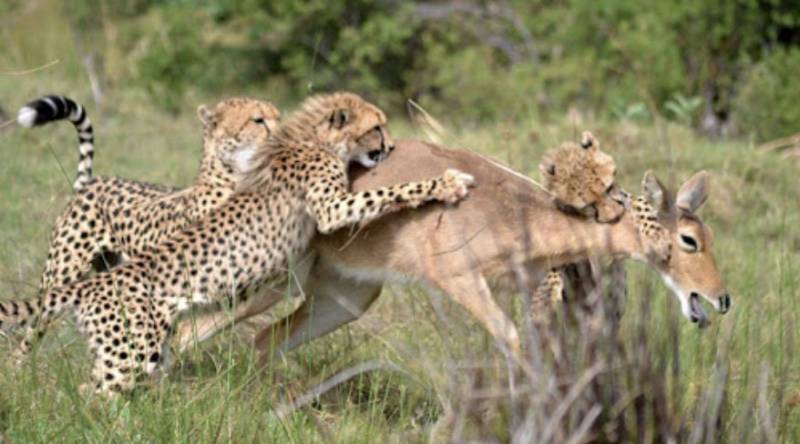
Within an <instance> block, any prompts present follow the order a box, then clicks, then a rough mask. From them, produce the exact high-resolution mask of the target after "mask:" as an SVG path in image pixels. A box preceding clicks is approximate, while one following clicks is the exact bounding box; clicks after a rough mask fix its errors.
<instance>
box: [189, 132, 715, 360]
mask: <svg viewBox="0 0 800 444" xmlns="http://www.w3.org/2000/svg"><path fill="white" fill-rule="evenodd" d="M443 168H445V169H446V168H457V169H459V170H461V171H465V172H468V173H470V174H472V175H473V176H474V177H475V179H476V182H477V186H476V187H475V188H474V189H473V191H472V193H471V194H470V196H469V197H468V198H467V199H466V200H464V201H462V202H460V203H459V204H458V205H457V206H445V205H430V206H428V207H425V208H423V209H420V210H417V211H413V212H412V211H408V212H400V213H397V214H395V215H393V216H390V217H386V218H384V219H381V220H378V221H375V222H374V223H370V224H368V225H367V226H364V227H361V228H360V229H359V230H357V231H356V232H355V233H353V232H352V230H342V231H339V232H337V233H335V234H333V235H328V236H317V238H316V239H315V241H314V247H315V250H316V252H317V257H316V259H315V262H314V263H313V267H311V271H310V273H309V274H307V275H304V274H300V275H299V277H298V279H299V281H300V283H301V284H303V283H304V284H303V285H302V288H303V292H304V294H305V297H306V299H305V301H304V302H303V304H302V305H301V306H300V308H298V310H297V311H296V312H295V313H293V314H292V315H290V317H289V318H287V319H286V320H283V321H280V322H278V323H276V324H274V326H270V327H266V328H264V329H263V330H262V331H261V332H259V333H258V334H257V335H256V339H255V345H256V347H257V348H258V349H260V350H261V351H262V353H264V354H263V356H264V357H265V358H266V359H269V358H270V356H271V354H270V353H269V350H272V346H274V347H275V348H274V350H275V352H276V353H278V354H282V353H284V352H286V351H288V350H291V349H293V348H295V347H297V346H299V345H301V344H303V343H305V342H307V341H310V340H311V339H314V338H317V337H320V336H322V335H324V334H327V333H328V332H331V331H333V330H335V329H337V328H339V327H341V326H343V325H345V324H346V323H348V322H351V321H353V320H355V319H357V318H358V317H359V316H361V315H362V314H363V313H364V312H365V311H366V310H367V308H369V306H370V305H371V304H372V303H373V302H374V301H375V299H376V298H377V297H378V295H379V294H380V292H381V288H382V286H383V285H384V283H387V282H393V281H409V280H410V281H416V282H420V283H423V284H426V285H427V286H428V287H430V288H432V289H435V290H438V291H440V292H442V293H444V294H445V295H447V296H448V297H450V298H451V299H453V300H454V301H455V302H457V303H459V304H460V305H462V306H463V307H464V308H466V309H467V311H469V312H470V313H471V314H472V315H473V316H474V317H475V318H476V319H477V320H478V321H479V322H480V323H481V324H482V325H483V326H484V327H485V328H486V329H487V330H488V331H489V332H490V333H491V334H492V335H493V336H494V337H496V338H497V339H498V340H499V341H501V344H503V345H504V346H505V347H507V348H508V349H509V350H510V351H511V352H512V353H514V354H518V353H519V350H520V343H519V335H518V333H517V329H516V327H515V325H514V324H513V322H512V321H511V320H510V318H509V317H508V316H507V315H506V314H505V313H504V312H503V310H502V309H501V308H500V307H499V306H498V304H497V303H496V302H495V300H494V298H493V297H492V294H491V292H490V286H489V282H493V283H494V282H497V283H510V282H519V280H517V279H514V272H515V270H525V271H527V272H528V273H529V276H530V279H531V281H533V282H535V280H537V279H539V278H540V277H541V276H543V275H544V274H545V273H546V272H547V271H548V270H550V269H551V268H552V267H557V266H560V265H564V264H568V263H573V262H577V261H580V260H585V259H587V258H590V257H602V256H606V257H613V258H626V257H632V258H634V259H637V260H640V261H644V262H646V263H648V264H649V265H650V266H651V267H652V268H653V269H655V270H656V271H657V272H658V273H659V274H660V275H661V276H662V278H663V279H664V281H665V282H666V284H667V286H668V287H669V288H670V289H671V290H672V292H673V293H674V295H675V296H676V297H677V298H678V300H679V301H680V306H681V311H682V313H683V315H684V316H685V317H686V318H688V319H690V320H691V321H692V322H696V323H698V325H699V326H700V327H705V326H706V325H708V317H707V315H706V313H705V311H704V310H703V308H702V307H701V305H700V302H699V298H700V297H703V298H705V299H706V300H708V301H709V302H710V303H711V304H712V305H713V306H714V307H715V309H716V310H718V311H719V312H720V313H726V312H727V311H728V309H729V308H730V298H729V296H728V293H727V291H726V290H725V287H724V285H723V283H722V279H721V278H720V275H719V272H718V270H717V266H716V263H715V261H714V256H713V254H712V251H711V248H712V242H713V234H712V232H711V230H710V229H709V228H708V227H707V226H705V225H704V224H703V222H702V221H701V219H700V218H699V217H698V216H697V215H696V211H697V209H698V208H699V207H700V206H701V205H702V203H703V202H704V201H705V199H706V197H707V192H708V174H707V173H705V172H700V173H697V174H695V175H694V176H693V177H692V178H691V179H689V180H688V181H686V183H684V184H683V186H682V187H681V189H680V191H679V192H678V195H677V199H672V198H671V197H670V194H669V193H668V192H667V190H666V189H664V187H663V186H662V185H661V183H660V182H659V181H658V180H657V179H656V178H655V176H654V175H653V174H652V173H651V172H648V173H646V174H645V176H644V180H643V183H642V185H643V192H644V196H643V197H639V198H636V199H634V200H633V201H632V203H631V205H630V209H629V210H627V211H625V212H624V214H623V215H622V217H621V218H620V219H619V220H618V221H617V222H615V223H610V224H606V223H596V222H594V221H591V220H587V219H586V218H583V217H581V216H579V215H573V214H568V213H565V212H562V211H559V209H558V208H557V207H556V205H555V204H554V203H553V200H552V199H551V198H550V197H549V196H548V195H547V194H546V193H545V192H544V191H542V190H541V189H538V188H537V187H536V186H534V183H533V182H532V181H531V180H530V179H528V178H526V177H524V176H522V175H520V174H518V173H515V172H513V171H511V170H510V169H508V168H506V167H503V166H501V165H499V164H497V163H495V162H493V161H491V160H489V159H487V158H485V157H483V156H480V155H478V154H475V153H472V152H469V151H464V150H452V149H444V148H441V147H438V146H435V145H431V144H427V143H424V142H419V141H409V140H405V141H400V142H399V143H397V145H396V149H395V151H394V153H393V154H392V155H391V156H389V158H388V159H387V160H386V161H384V162H383V163H382V164H380V165H379V166H377V167H376V168H374V169H372V170H369V171H366V172H362V173H360V175H359V174H358V173H356V174H354V177H353V180H352V182H351V183H352V186H353V189H354V191H358V190H362V189H369V188H375V187H380V186H384V185H388V184H393V183H400V182H405V181H412V180H417V179H419V178H424V177H428V176H430V175H431V174H433V173H435V172H438V171H441V170H442V169H443ZM509 277H511V279H509ZM283 294H284V293H283V292H281V291H276V292H274V294H272V295H271V296H268V297H262V298H260V299H254V300H252V301H251V302H249V305H245V306H241V307H238V308H237V310H236V311H235V313H234V319H233V320H234V321H238V320H242V319H245V318H247V317H250V316H252V315H255V314H258V313H261V312H263V311H264V310H266V309H268V308H269V307H270V306H272V305H273V304H274V303H275V302H276V301H277V300H278V299H279V298H281V297H282V296H283ZM229 321H230V318H229V317H228V318H225V319H223V318H222V317H221V316H220V315H217V316H215V317H208V316H207V317H202V318H198V319H197V320H196V323H195V324H194V325H191V322H192V321H185V322H184V323H183V324H182V325H181V326H180V327H179V328H180V332H179V341H180V346H186V345H187V344H188V343H189V342H190V341H191V340H192V339H193V335H192V330H193V329H194V332H195V333H196V334H197V335H199V337H200V338H204V337H207V336H209V335H210V334H211V333H212V332H214V331H215V330H217V329H218V327H220V326H221V325H223V324H226V323H228V322H229Z"/></svg>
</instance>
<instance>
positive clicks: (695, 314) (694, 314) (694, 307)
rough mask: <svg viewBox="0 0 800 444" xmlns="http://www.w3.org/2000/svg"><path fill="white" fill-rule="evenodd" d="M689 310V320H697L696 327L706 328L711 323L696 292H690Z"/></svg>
mask: <svg viewBox="0 0 800 444" xmlns="http://www.w3.org/2000/svg"><path fill="white" fill-rule="evenodd" d="M689 311H690V316H691V321H692V322H697V326H698V327H700V328H706V327H708V326H709V325H710V324H711V323H710V322H709V321H708V315H707V314H706V312H705V310H703V306H702V305H700V295H698V294H697V293H694V292H692V294H691V295H689Z"/></svg>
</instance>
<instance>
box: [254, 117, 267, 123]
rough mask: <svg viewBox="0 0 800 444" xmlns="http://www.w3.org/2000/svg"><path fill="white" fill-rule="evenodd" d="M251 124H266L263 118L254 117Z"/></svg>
mask: <svg viewBox="0 0 800 444" xmlns="http://www.w3.org/2000/svg"><path fill="white" fill-rule="evenodd" d="M253 122H255V123H266V121H265V120H264V118H263V117H255V118H253Z"/></svg>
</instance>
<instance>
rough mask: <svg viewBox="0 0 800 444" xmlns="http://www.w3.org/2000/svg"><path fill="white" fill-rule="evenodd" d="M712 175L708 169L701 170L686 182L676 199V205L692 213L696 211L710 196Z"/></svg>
mask: <svg viewBox="0 0 800 444" xmlns="http://www.w3.org/2000/svg"><path fill="white" fill-rule="evenodd" d="M709 181H710V175H709V174H708V172H707V171H700V172H698V173H696V174H695V175H694V176H692V178H691V179H689V180H687V181H686V182H684V184H683V185H682V186H681V189H680V191H678V197H677V199H675V206H676V207H678V208H680V209H682V210H684V211H688V212H690V213H694V212H695V211H697V209H698V208H700V206H701V205H703V203H704V202H705V201H706V199H707V198H708V187H709Z"/></svg>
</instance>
